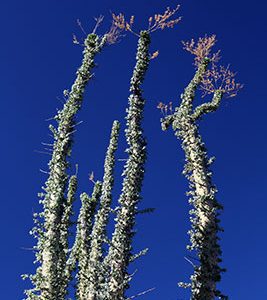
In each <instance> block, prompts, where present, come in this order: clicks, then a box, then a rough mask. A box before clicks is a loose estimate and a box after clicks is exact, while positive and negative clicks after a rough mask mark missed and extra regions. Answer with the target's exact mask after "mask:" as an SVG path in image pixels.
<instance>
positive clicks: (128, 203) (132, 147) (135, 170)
mask: <svg viewBox="0 0 267 300" xmlns="http://www.w3.org/2000/svg"><path fill="white" fill-rule="evenodd" d="M149 44H150V36H149V33H148V32H146V31H142V32H141V33H140V38H139V41H138V49H137V55H136V65H135V68H134V71H133V76H132V78H131V86H130V92H131V94H130V96H129V108H128V110H127V116H126V120H127V129H126V139H127V144H128V148H127V150H126V152H127V153H128V155H129V156H128V159H127V162H126V164H125V168H124V172H123V176H124V179H123V187H122V192H121V195H120V197H119V204H120V207H119V211H118V215H117V219H116V225H115V230H114V233H113V236H112V241H111V245H110V248H109V253H108V256H107V258H106V260H105V261H106V263H107V265H108V266H109V268H110V276H109V280H108V291H107V297H106V299H114V300H115V299H116V300H119V299H124V293H125V290H126V289H127V287H128V280H129V275H128V274H127V267H128V265H129V259H130V256H131V250H132V245H131V244H132V238H133V235H134V233H133V228H134V225H135V216H136V206H137V204H138V202H139V200H140V192H141V187H142V182H143V178H144V172H145V169H144V164H145V161H146V141H145V139H144V136H143V130H142V126H141V121H142V118H143V110H144V103H145V102H144V99H143V97H142V90H141V84H142V82H143V80H144V77H145V73H146V71H147V68H148V64H149V52H148V49H149Z"/></svg>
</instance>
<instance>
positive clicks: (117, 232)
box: [90, 6, 180, 300]
mask: <svg viewBox="0 0 267 300" xmlns="http://www.w3.org/2000/svg"><path fill="white" fill-rule="evenodd" d="M178 8H179V6H177V7H176V8H175V9H174V10H171V9H170V8H167V10H166V11H165V12H164V14H163V15H159V14H158V15H155V16H154V18H153V17H150V18H149V27H148V29H147V30H142V31H140V32H139V33H136V32H134V31H133V29H132V26H133V17H132V18H131V19H130V22H129V23H128V22H125V20H124V17H123V16H120V17H119V18H115V24H117V26H118V27H119V28H121V29H126V30H128V31H130V32H132V33H133V34H135V35H137V36H138V46H137V54H136V64H135V67H134V70H133V74H132V78H131V81H130V96H129V98H128V99H129V107H128V108H127V115H126V121H127V123H126V130H125V134H126V141H127V145H128V148H127V149H126V153H127V154H128V158H127V159H126V163H125V166H124V171H123V183H122V192H121V194H120V196H119V200H118V203H119V206H118V207H117V216H116V224H115V229H114V232H113V235H112V239H111V242H110V247H109V251H108V254H107V256H106V257H105V259H104V267H105V268H107V269H108V277H107V283H106V292H105V298H104V299H114V300H115V299H116V300H121V299H125V297H126V296H125V291H126V289H127V288H128V283H129V280H130V276H129V274H128V272H127V269H128V266H129V263H130V262H131V261H132V258H133V256H132V239H133V236H134V227H135V219H136V214H137V213H138V210H137V207H138V203H139V201H140V193H141V188H142V182H143V178H144V172H145V162H146V140H145V137H144V135H143V129H142V119H143V111H144V105H145V100H144V98H143V93H142V89H141V85H142V83H143V81H144V79H145V75H146V71H147V69H148V67H149V62H150V60H151V58H154V57H155V56H157V54H158V52H155V53H154V54H153V55H150V54H149V45H150V35H151V33H152V32H154V31H156V30H158V29H164V28H166V27H173V26H174V25H175V24H177V23H178V22H179V21H180V18H176V19H171V17H172V16H173V15H174V14H175V13H176V12H177V10H178ZM92 299H97V298H90V300H92Z"/></svg>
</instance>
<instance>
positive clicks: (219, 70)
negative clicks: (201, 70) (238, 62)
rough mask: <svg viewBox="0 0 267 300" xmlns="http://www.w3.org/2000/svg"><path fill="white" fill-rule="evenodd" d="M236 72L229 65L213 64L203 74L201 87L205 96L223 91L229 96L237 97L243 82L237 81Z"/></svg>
mask: <svg viewBox="0 0 267 300" xmlns="http://www.w3.org/2000/svg"><path fill="white" fill-rule="evenodd" d="M235 76H236V74H235V73H234V72H232V71H231V70H230V69H229V65H228V66H227V67H224V66H217V65H216V64H214V63H213V64H212V67H211V69H208V70H207V71H206V72H205V74H204V75H203V79H202V83H201V85H200V89H201V90H202V91H203V97H204V96H206V95H208V94H213V93H214V92H215V91H222V92H223V94H225V95H226V96H227V97H235V96H236V95H237V93H238V91H239V90H240V89H242V87H243V84H241V83H238V82H236V80H235Z"/></svg>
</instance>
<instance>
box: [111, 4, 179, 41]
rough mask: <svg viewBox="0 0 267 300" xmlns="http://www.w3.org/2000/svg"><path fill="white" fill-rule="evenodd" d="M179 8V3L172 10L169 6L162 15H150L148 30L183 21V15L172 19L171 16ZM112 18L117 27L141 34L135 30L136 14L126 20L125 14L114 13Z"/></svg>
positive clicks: (170, 25)
mask: <svg viewBox="0 0 267 300" xmlns="http://www.w3.org/2000/svg"><path fill="white" fill-rule="evenodd" d="M179 8H180V5H177V7H176V8H175V9H173V10H171V9H170V7H167V9H166V10H165V12H164V13H163V14H162V15H161V14H155V15H154V17H149V19H148V29H147V31H148V32H149V33H152V32H154V31H156V30H158V29H161V30H163V29H165V28H173V27H174V26H175V25H176V24H178V23H179V22H180V21H181V17H178V18H176V19H173V20H170V18H171V17H172V16H173V15H175V14H176V12H177V11H178V10H179ZM112 18H113V23H114V26H115V27H117V28H119V29H120V30H126V31H130V32H131V33H133V34H134V35H137V36H139V33H137V32H135V31H134V30H133V24H134V16H131V18H130V20H129V21H126V19H125V17H124V15H123V14H119V15H115V14H112Z"/></svg>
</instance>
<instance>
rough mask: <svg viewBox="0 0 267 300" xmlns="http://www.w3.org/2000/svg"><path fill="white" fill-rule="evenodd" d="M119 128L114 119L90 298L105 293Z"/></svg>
mask: <svg viewBox="0 0 267 300" xmlns="http://www.w3.org/2000/svg"><path fill="white" fill-rule="evenodd" d="M119 128H120V124H119V122H118V121H114V123H113V126H112V131H111V136H110V143H109V147H108V149H107V153H106V158H105V164H104V177H103V185H102V194H101V198H100V208H99V210H98V211H97V214H96V216H95V223H94V225H93V229H92V234H91V246H90V254H89V263H88V270H87V277H88V279H89V282H88V287H87V291H88V292H87V293H86V294H87V299H88V300H96V299H99V298H98V295H100V294H103V289H102V288H101V281H103V279H104V277H105V270H104V269H103V268H104V267H103V263H102V261H103V243H104V241H105V239H106V227H107V224H108V221H109V215H110V205H111V201H112V189H113V185H114V167H115V151H116V150H117V147H118V137H119ZM102 278H103V279H102ZM100 298H101V295H100Z"/></svg>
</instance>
